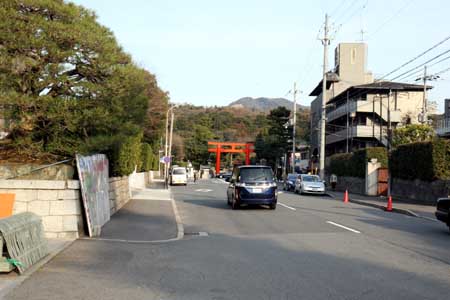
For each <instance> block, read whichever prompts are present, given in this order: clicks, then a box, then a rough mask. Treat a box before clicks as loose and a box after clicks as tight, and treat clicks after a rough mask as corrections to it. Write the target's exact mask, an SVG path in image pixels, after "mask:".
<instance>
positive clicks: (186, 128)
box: [173, 104, 310, 166]
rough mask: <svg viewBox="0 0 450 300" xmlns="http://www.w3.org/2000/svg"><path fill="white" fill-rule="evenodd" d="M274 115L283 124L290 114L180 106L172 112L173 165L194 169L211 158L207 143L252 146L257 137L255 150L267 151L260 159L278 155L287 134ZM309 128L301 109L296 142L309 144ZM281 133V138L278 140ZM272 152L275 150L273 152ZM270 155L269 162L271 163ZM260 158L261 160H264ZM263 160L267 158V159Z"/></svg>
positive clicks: (234, 107) (306, 117)
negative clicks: (189, 162) (173, 117)
mask: <svg viewBox="0 0 450 300" xmlns="http://www.w3.org/2000/svg"><path fill="white" fill-rule="evenodd" d="M281 110H282V111H281ZM277 112H279V113H280V114H281V115H282V118H284V119H283V122H284V123H286V122H287V121H288V119H289V117H290V116H291V112H290V111H289V110H287V109H286V108H284V107H278V108H276V109H275V110H272V111H271V112H269V113H265V112H262V111H259V110H251V109H248V108H244V107H239V106H225V107H218V106H215V107H203V106H194V105H191V104H184V105H180V106H178V107H177V108H176V109H175V123H174V137H173V154H174V156H175V161H176V162H177V164H183V163H185V162H187V161H188V160H189V161H191V162H192V163H194V165H197V166H198V165H199V164H205V163H206V162H207V160H208V158H210V157H211V158H212V157H213V156H214V154H210V153H208V151H207V148H208V145H207V141H213V140H217V141H224V142H227V141H233V142H255V141H256V140H257V137H259V144H258V147H259V148H260V149H261V148H265V149H267V151H266V152H264V153H261V155H265V156H267V155H268V153H269V152H270V153H272V154H273V153H274V152H278V150H279V148H283V147H285V146H286V145H284V144H283V140H285V141H284V143H285V142H287V138H286V134H287V133H286V132H285V131H283V130H281V129H280V122H279V120H275V119H277V114H278V113H277ZM275 123H276V125H275ZM284 123H283V124H284ZM283 124H282V125H283ZM274 126H275V127H276V128H275V129H274ZM309 127H310V125H309V110H308V109H300V110H299V111H298V112H297V139H298V140H303V141H309V131H310V130H309ZM281 131H283V132H281ZM280 133H281V134H282V135H283V137H280V136H279V134H280ZM291 134H292V133H291ZM271 139H272V140H276V141H277V144H276V145H272V143H271V142H269V141H270V140H271ZM281 144H282V145H281ZM272 146H273V147H272ZM272 148H276V149H275V150H273V149H272ZM272 150H273V151H272ZM271 151H272V152H271ZM272 154H271V155H270V159H272V160H273V159H274V158H273V155H272ZM261 155H260V158H263V157H261ZM264 158H268V156H267V157H264ZM224 159H225V160H230V159H231V158H230V155H224Z"/></svg>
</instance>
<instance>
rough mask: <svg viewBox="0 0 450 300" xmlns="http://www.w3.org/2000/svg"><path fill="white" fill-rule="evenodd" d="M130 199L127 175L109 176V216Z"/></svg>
mask: <svg viewBox="0 0 450 300" xmlns="http://www.w3.org/2000/svg"><path fill="white" fill-rule="evenodd" d="M130 199H131V191H130V182H129V178H128V176H123V177H111V178H109V203H110V211H111V216H112V215H113V214H115V213H116V212H117V211H118V210H119V209H121V208H122V206H124V205H125V204H126V203H127V202H128V201H130Z"/></svg>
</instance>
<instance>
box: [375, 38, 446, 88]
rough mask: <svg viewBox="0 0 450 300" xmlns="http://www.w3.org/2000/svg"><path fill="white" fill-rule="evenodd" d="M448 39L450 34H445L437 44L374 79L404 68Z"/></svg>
mask: <svg viewBox="0 0 450 300" xmlns="http://www.w3.org/2000/svg"><path fill="white" fill-rule="evenodd" d="M448 40H450V36H447V37H446V38H445V39H443V40H441V41H440V42H438V43H437V44H435V45H433V46H432V47H430V48H428V49H427V50H425V51H423V52H422V53H420V54H419V55H417V56H415V57H413V58H412V59H410V60H408V61H407V62H405V63H404V64H402V65H401V66H399V67H397V68H395V69H394V70H392V71H390V72H389V73H387V74H385V75H384V76H382V77H381V78H379V79H377V80H376V81H381V80H383V79H385V78H386V77H387V76H389V75H392V74H394V73H396V72H397V71H399V70H401V69H402V68H404V67H405V66H407V65H409V64H410V63H412V62H414V61H416V60H417V59H419V58H421V57H422V56H424V55H425V54H427V53H429V52H430V51H433V50H434V49H436V48H437V47H439V46H440V45H442V44H444V43H445V42H447V41H448Z"/></svg>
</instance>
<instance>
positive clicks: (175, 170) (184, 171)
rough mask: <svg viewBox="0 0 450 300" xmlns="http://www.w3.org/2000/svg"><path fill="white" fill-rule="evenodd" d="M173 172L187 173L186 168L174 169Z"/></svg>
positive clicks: (178, 173) (177, 173) (175, 173)
mask: <svg viewBox="0 0 450 300" xmlns="http://www.w3.org/2000/svg"><path fill="white" fill-rule="evenodd" d="M173 174H174V175H184V174H186V169H174V170H173Z"/></svg>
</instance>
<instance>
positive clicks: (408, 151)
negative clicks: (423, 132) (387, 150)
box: [389, 139, 450, 181]
mask: <svg viewBox="0 0 450 300" xmlns="http://www.w3.org/2000/svg"><path fill="white" fill-rule="evenodd" d="M389 162H390V169H391V173H392V176H393V177H395V178H402V179H409V180H411V179H421V180H424V181H433V180H437V179H450V141H448V140H444V139H435V140H433V141H430V142H418V143H411V144H404V145H400V146H398V147H397V149H395V150H394V151H392V153H391V157H390V160H389Z"/></svg>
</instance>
